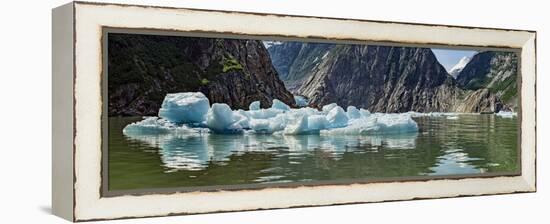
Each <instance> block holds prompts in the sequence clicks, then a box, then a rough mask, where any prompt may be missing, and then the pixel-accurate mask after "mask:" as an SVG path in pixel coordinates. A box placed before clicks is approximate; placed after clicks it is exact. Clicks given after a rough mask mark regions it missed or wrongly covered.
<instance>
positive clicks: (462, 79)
mask: <svg viewBox="0 0 550 224" xmlns="http://www.w3.org/2000/svg"><path fill="white" fill-rule="evenodd" d="M517 67H518V57H517V55H516V53H513V52H496V51H485V52H480V53H478V54H476V55H474V56H473V57H472V60H471V61H470V62H469V63H468V64H467V65H466V66H465V67H464V69H463V70H462V71H461V72H460V73H459V75H458V77H457V79H456V81H457V82H458V84H459V86H460V87H461V88H464V89H469V90H480V89H488V90H489V92H490V93H491V94H493V95H495V96H496V97H497V98H499V100H500V101H502V103H503V104H505V106H506V107H508V108H514V109H516V108H517V83H516V80H517Z"/></svg>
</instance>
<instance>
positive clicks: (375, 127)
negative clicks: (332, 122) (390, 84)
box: [321, 113, 418, 135]
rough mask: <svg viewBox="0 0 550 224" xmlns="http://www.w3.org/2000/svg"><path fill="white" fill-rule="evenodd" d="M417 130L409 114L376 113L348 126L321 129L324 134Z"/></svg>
mask: <svg viewBox="0 0 550 224" xmlns="http://www.w3.org/2000/svg"><path fill="white" fill-rule="evenodd" d="M411 132H418V125H417V124H416V122H415V121H414V120H413V119H412V117H411V115H409V114H382V113H377V114H373V115H371V116H369V117H366V118H365V117H363V118H360V119H355V120H353V122H350V123H349V125H348V126H345V127H340V128H333V129H327V130H322V131H321V134H325V135H381V134H403V133H411Z"/></svg>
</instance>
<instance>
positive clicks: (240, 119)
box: [233, 109, 250, 128]
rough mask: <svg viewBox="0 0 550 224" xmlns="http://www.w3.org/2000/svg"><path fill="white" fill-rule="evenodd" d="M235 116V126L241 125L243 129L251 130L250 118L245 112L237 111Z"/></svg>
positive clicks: (234, 113)
mask: <svg viewBox="0 0 550 224" xmlns="http://www.w3.org/2000/svg"><path fill="white" fill-rule="evenodd" d="M233 116H234V118H235V120H236V122H235V124H237V125H240V126H241V127H242V128H250V118H249V117H248V114H247V113H246V111H244V110H241V109H239V110H237V111H234V112H233Z"/></svg>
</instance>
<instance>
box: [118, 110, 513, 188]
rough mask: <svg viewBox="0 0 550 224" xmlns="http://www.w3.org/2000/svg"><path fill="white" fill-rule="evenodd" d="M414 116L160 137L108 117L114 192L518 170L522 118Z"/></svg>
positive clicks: (128, 120) (127, 120) (129, 118)
mask: <svg viewBox="0 0 550 224" xmlns="http://www.w3.org/2000/svg"><path fill="white" fill-rule="evenodd" d="M458 117H459V118H458V119H456V120H451V119H447V118H446V117H420V118H414V120H415V121H416V122H417V123H418V126H419V128H420V131H419V132H418V133H415V134H407V135H384V136H322V135H321V136H319V135H299V136H272V135H215V134H205V135H203V136H193V137H190V136H175V135H158V136H147V137H146V136H142V137H134V138H129V137H127V136H124V135H123V134H122V129H123V128H124V126H126V125H127V124H129V123H131V122H135V121H138V120H141V117H127V118H119V117H113V118H109V154H108V157H109V158H108V163H109V168H108V169H109V170H108V174H109V177H108V178H109V189H110V190H130V189H144V188H171V187H192V186H211V185H233V184H264V183H284V182H296V181H299V182H304V181H305V182H307V181H322V180H342V179H369V178H384V177H412V176H427V175H451V174H478V173H487V172H516V171H518V170H519V166H518V153H517V138H518V136H517V118H515V117H514V118H501V117H497V116H495V115H459V116H458Z"/></svg>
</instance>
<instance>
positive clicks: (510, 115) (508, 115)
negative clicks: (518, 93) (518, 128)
mask: <svg viewBox="0 0 550 224" xmlns="http://www.w3.org/2000/svg"><path fill="white" fill-rule="evenodd" d="M496 115H497V116H499V117H502V118H513V117H514V116H518V113H516V112H512V111H502V110H501V111H499V112H498V113H496Z"/></svg>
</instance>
